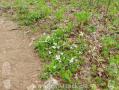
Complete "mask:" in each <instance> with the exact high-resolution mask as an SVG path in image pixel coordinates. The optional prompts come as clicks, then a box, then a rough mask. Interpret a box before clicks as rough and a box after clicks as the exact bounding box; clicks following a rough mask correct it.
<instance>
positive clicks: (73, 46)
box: [70, 44, 78, 49]
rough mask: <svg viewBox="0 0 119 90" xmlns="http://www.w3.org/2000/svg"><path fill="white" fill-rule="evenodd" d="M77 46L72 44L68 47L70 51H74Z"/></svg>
mask: <svg viewBox="0 0 119 90" xmlns="http://www.w3.org/2000/svg"><path fill="white" fill-rule="evenodd" d="M77 47H78V46H77V45H76V44H72V45H71V46H70V49H74V48H77Z"/></svg>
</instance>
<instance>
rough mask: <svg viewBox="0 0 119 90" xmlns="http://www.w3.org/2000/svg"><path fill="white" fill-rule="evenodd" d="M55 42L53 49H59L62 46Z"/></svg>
mask: <svg viewBox="0 0 119 90" xmlns="http://www.w3.org/2000/svg"><path fill="white" fill-rule="evenodd" d="M53 44H54V46H52V48H53V49H56V48H57V49H59V48H60V46H58V45H57V43H53Z"/></svg>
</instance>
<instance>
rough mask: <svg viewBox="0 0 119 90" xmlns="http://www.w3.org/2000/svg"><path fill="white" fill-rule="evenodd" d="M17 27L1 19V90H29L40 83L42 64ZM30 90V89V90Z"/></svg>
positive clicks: (26, 38) (28, 41) (27, 39)
mask: <svg viewBox="0 0 119 90" xmlns="http://www.w3.org/2000/svg"><path fill="white" fill-rule="evenodd" d="M16 28H17V25H16V24H15V23H13V22H12V21H9V20H7V19H5V18H3V17H0V90H28V88H30V85H31V86H32V87H35V86H34V85H33V84H36V83H38V77H37V76H38V74H39V71H40V62H39V59H38V57H37V55H35V53H34V52H33V49H32V48H31V47H30V46H29V43H30V40H29V38H28V37H27V36H26V35H24V33H23V31H21V30H13V29H16ZM29 90H30V89H29Z"/></svg>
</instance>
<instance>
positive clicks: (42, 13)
mask: <svg viewBox="0 0 119 90" xmlns="http://www.w3.org/2000/svg"><path fill="white" fill-rule="evenodd" d="M4 4H5V6H4V8H5V7H10V3H9V4H7V2H6V3H5V2H4ZM12 4H13V5H12V6H13V7H12V8H13V10H14V14H15V18H16V19H17V20H18V21H19V22H20V24H21V25H24V26H29V27H32V28H33V26H34V27H35V28H36V27H39V28H42V31H43V32H46V35H42V37H41V38H39V39H38V40H36V42H35V50H36V51H37V53H38V54H39V56H40V57H41V58H42V62H44V68H45V69H44V72H43V74H42V75H41V79H45V80H46V79H48V78H49V77H50V76H53V77H54V78H56V79H57V80H59V81H60V82H61V84H62V83H69V84H74V83H76V84H78V85H79V84H80V85H81V86H84V87H82V88H83V89H84V90H85V89H88V90H97V89H99V90H108V89H109V90H118V89H119V85H118V82H119V76H118V74H119V41H118V40H119V35H118V32H119V23H118V22H119V18H118V13H119V8H118V6H119V1H117V0H68V1H67V0H64V1H62V0H61V1H58V0H51V1H45V0H23V1H21V0H16V1H15V2H13V3H12ZM2 7H3V4H2ZM37 31H38V30H37ZM87 67H88V69H87ZM84 72H85V73H84ZM88 73H89V74H88ZM86 75H87V77H86ZM85 85H86V87H85ZM72 90H73V88H72ZM74 90H75V89H74Z"/></svg>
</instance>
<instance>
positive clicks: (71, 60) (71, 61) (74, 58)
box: [69, 57, 78, 63]
mask: <svg viewBox="0 0 119 90" xmlns="http://www.w3.org/2000/svg"><path fill="white" fill-rule="evenodd" d="M77 61H78V60H77V59H76V57H73V58H71V59H70V61H69V63H73V62H77Z"/></svg>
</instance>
